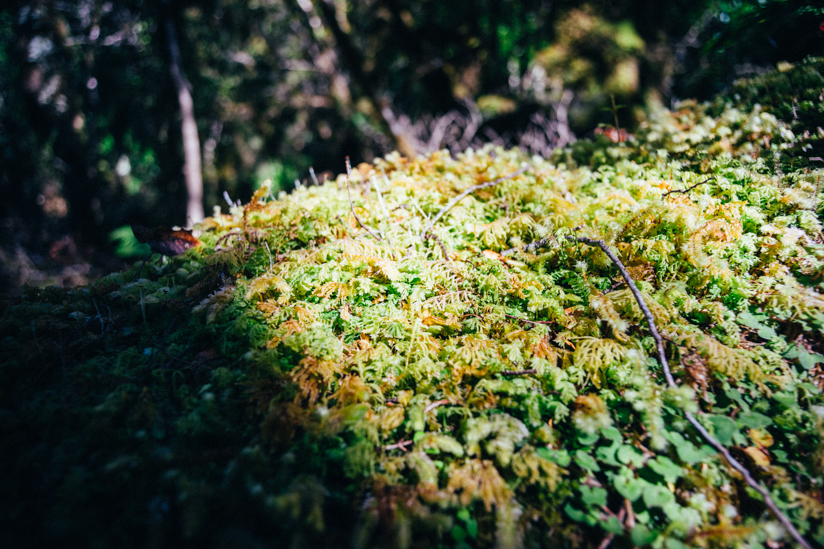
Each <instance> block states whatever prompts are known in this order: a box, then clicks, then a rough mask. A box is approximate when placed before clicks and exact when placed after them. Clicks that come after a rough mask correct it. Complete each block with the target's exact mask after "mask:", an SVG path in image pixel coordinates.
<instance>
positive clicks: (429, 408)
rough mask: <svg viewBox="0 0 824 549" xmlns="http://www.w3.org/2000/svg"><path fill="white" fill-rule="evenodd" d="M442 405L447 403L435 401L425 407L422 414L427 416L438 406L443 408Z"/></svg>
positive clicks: (444, 400) (446, 401)
mask: <svg viewBox="0 0 824 549" xmlns="http://www.w3.org/2000/svg"><path fill="white" fill-rule="evenodd" d="M444 404H449V401H448V400H446V399H443V400H436V401H435V402H431V403H429V404H427V405H426V408H424V409H423V413H424V414H427V413H429V412H431V411H432V410H434V409H435V408H437V407H438V406H443V405H444Z"/></svg>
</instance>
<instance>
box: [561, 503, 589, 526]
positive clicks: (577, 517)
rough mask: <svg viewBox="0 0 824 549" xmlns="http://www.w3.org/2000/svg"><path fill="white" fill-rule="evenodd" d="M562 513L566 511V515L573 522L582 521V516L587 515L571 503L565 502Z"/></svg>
mask: <svg viewBox="0 0 824 549" xmlns="http://www.w3.org/2000/svg"><path fill="white" fill-rule="evenodd" d="M564 513H566V514H567V516H569V518H571V519H572V520H574V521H575V522H584V518H586V516H587V514H586V513H584V512H583V511H579V510H578V509H576V508H575V507H573V506H572V504H571V503H567V504H566V505H565V506H564Z"/></svg>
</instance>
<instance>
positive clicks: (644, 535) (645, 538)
mask: <svg viewBox="0 0 824 549" xmlns="http://www.w3.org/2000/svg"><path fill="white" fill-rule="evenodd" d="M630 537H631V538H632V543H633V544H634V545H635V546H636V547H643V546H644V545H649V544H650V543H652V542H653V541H655V538H657V537H658V532H655V531H654V530H650V529H649V528H647V527H646V526H644V525H643V524H636V525H635V527H634V528H633V529H632V533H631V534H630Z"/></svg>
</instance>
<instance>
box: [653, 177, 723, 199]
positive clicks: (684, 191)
mask: <svg viewBox="0 0 824 549" xmlns="http://www.w3.org/2000/svg"><path fill="white" fill-rule="evenodd" d="M712 179H713V178H712V177H710V178H709V179H705V180H704V181H699V182H698V183H696V184H695V185H693V186H692V187H687V188H686V189H681V190H675V191H667V192H665V193H664V194H663V195H662V196H664V197H667V196H669V195H671V194H675V193H684V194H686V193H688V192H690V191H691V190H693V189H694V188H695V187H700V186H701V185H703V184H704V183H709V182H710V181H712Z"/></svg>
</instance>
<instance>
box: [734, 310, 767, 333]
mask: <svg viewBox="0 0 824 549" xmlns="http://www.w3.org/2000/svg"><path fill="white" fill-rule="evenodd" d="M762 320H767V315H754V314H752V313H749V312H746V311H745V312H743V313H741V314H740V315H738V323H739V324H741V325H742V326H746V327H747V328H752V329H753V330H757V329H758V328H760V327H761V321H762Z"/></svg>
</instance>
